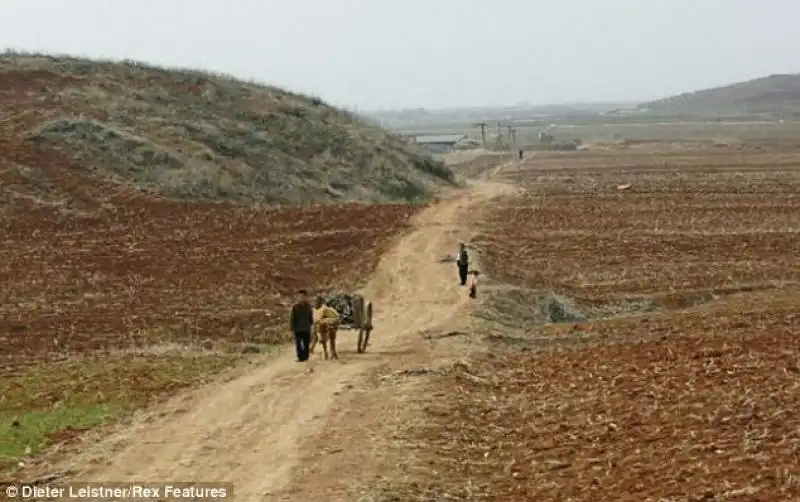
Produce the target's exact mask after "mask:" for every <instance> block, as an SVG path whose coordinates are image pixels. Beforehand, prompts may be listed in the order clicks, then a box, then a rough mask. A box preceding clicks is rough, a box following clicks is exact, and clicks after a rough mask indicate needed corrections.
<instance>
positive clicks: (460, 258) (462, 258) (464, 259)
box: [456, 249, 469, 267]
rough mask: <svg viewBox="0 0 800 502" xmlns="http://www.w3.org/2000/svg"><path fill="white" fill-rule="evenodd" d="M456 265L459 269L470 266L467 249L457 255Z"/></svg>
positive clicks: (461, 250)
mask: <svg viewBox="0 0 800 502" xmlns="http://www.w3.org/2000/svg"><path fill="white" fill-rule="evenodd" d="M456 264H457V265H458V266H459V267H468V266H469V253H467V250H466V249H460V250H459V251H458V254H457V255H456Z"/></svg>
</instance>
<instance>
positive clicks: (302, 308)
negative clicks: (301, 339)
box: [289, 302, 314, 333]
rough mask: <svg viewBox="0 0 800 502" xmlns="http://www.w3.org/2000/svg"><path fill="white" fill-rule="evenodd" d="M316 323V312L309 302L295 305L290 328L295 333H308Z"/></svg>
mask: <svg viewBox="0 0 800 502" xmlns="http://www.w3.org/2000/svg"><path fill="white" fill-rule="evenodd" d="M313 323H314V310H313V309H312V308H311V304H310V303H308V302H300V303H295V304H294V305H293V306H292V314H291V316H290V317H289V327H290V328H291V330H292V331H294V332H295V333H308V332H310V331H311V325H312V324H313Z"/></svg>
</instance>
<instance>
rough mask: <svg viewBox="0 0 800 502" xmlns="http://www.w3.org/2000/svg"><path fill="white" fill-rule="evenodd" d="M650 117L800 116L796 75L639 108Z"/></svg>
mask: <svg viewBox="0 0 800 502" xmlns="http://www.w3.org/2000/svg"><path fill="white" fill-rule="evenodd" d="M638 108H639V109H647V110H648V111H649V112H651V113H654V114H664V115H678V114H697V115H751V114H768V115H782V116H794V117H798V116H800V74H798V75H770V76H768V77H763V78H757V79H754V80H748V81H746V82H739V83H736V84H732V85H727V86H724V87H715V88H712V89H705V90H701V91H694V92H686V93H683V94H679V95H677V96H671V97H668V98H664V99H660V100H657V101H652V102H650V103H644V104H641V105H639V107H638Z"/></svg>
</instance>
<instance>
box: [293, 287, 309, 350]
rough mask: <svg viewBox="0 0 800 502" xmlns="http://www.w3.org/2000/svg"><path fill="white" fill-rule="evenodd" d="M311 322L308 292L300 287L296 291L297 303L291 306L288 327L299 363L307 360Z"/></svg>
mask: <svg viewBox="0 0 800 502" xmlns="http://www.w3.org/2000/svg"><path fill="white" fill-rule="evenodd" d="M313 323H314V311H313V309H312V308H311V304H310V303H309V302H308V292H307V291H306V290H305V289H301V290H300V291H298V293H297V303H295V304H294V305H293V306H292V313H291V315H290V317H289V327H290V328H291V330H292V333H293V334H294V347H295V350H296V351H297V362H299V363H302V362H305V361H308V356H309V348H310V347H309V346H310V345H311V328H312V325H313Z"/></svg>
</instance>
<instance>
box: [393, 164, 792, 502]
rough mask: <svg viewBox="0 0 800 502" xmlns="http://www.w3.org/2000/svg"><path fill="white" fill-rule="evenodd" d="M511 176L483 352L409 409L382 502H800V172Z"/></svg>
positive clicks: (659, 169) (486, 305) (432, 385)
mask: <svg viewBox="0 0 800 502" xmlns="http://www.w3.org/2000/svg"><path fill="white" fill-rule="evenodd" d="M678 159H680V160H678ZM499 178H501V179H502V178H505V180H507V181H513V182H515V183H517V184H518V185H522V186H524V187H525V188H526V189H527V192H526V194H525V195H524V196H522V197H515V198H506V199H503V200H499V201H497V202H496V204H494V206H493V207H492V208H491V209H490V210H488V212H487V215H486V219H485V221H484V222H483V226H482V229H481V231H480V232H479V234H478V235H477V236H476V238H475V239H474V241H473V245H474V247H475V248H476V249H477V250H478V252H479V256H480V258H479V259H480V262H481V263H480V266H481V268H482V271H483V272H484V273H485V275H487V280H486V282H485V286H483V288H482V289H483V290H484V293H483V299H482V300H481V305H480V306H479V307H478V312H477V313H478V315H479V318H481V322H482V323H481V324H478V325H477V326H478V327H476V333H477V334H483V335H484V336H483V338H484V340H485V341H486V343H487V344H488V345H487V347H486V350H485V351H484V352H483V353H482V354H480V355H477V356H475V357H474V358H473V359H472V360H471V361H469V362H468V363H467V364H464V365H461V366H460V367H459V368H458V370H457V371H451V372H446V373H445V374H444V375H439V376H435V377H433V378H431V379H430V380H428V381H427V382H426V383H425V384H424V386H425V388H424V389H423V390H419V391H417V393H418V397H416V399H415V401H416V403H415V404H414V403H408V404H407V405H406V406H408V407H409V408H413V407H414V406H415V405H416V406H418V407H421V408H422V409H424V410H425V411H424V413H422V415H421V416H420V417H418V418H417V419H416V420H410V421H408V422H407V423H405V424H403V425H402V426H401V427H400V430H399V431H398V432H397V433H396V435H395V436H394V440H395V442H396V444H397V445H402V446H401V447H402V449H403V451H404V452H405V454H406V456H407V457H408V458H409V459H410V460H409V461H407V462H405V463H403V464H401V465H399V466H398V468H397V472H396V473H395V475H394V476H393V477H392V479H391V480H383V481H382V482H381V485H385V486H384V487H383V489H382V492H381V493H382V494H383V495H382V496H383V497H384V498H383V499H380V498H379V499H380V500H431V501H432V500H465V501H466V500H469V501H478V500H497V501H503V502H510V501H532V500H536V501H540V500H541V501H566V500H570V501H596V500H619V501H628V500H630V501H637V502H639V501H654V502H655V501H699V500H747V501H765V502H766V501H777V500H781V501H784V500H786V501H788V500H800V467H798V466H800V418H798V417H800V359H798V354H800V313H799V312H800V311H798V305H800V261H798V259H797V250H798V249H800V235H799V234H798V231H799V230H800V198H798V196H797V195H796V194H797V193H800V155H798V154H796V153H795V154H793V155H789V154H785V155H782V156H780V157H776V156H774V155H772V156H764V155H762V154H760V153H758V152H754V153H750V154H748V155H740V154H738V153H735V152H730V151H728V152H727V155H725V154H721V153H720V152H719V150H718V149H714V150H709V151H707V152H696V153H693V154H692V155H686V154H682V155H678V156H675V155H672V154H664V155H658V154H652V155H638V154H637V156H635V157H632V156H630V155H628V154H626V153H617V154H611V153H601V154H596V153H591V152H576V153H565V154H544V155H536V156H534V157H532V158H531V159H527V160H526V161H525V162H524V163H523V164H521V165H520V166H518V168H509V169H506V170H504V171H503V172H502V173H501V175H500V176H499ZM622 184H630V185H631V187H630V188H627V189H621V190H620V189H618V188H617V187H618V186H619V185H622ZM545 299H546V300H547V301H549V302H551V304H552V303H558V302H560V304H559V305H558V307H560V309H561V311H560V313H559V314H558V315H555V314H553V315H551V316H550V317H549V318H547V317H544V318H543V317H541V316H537V315H534V314H533V313H532V312H537V311H541V310H543V309H544V310H547V308H550V307H551V306H552V305H541V304H539V303H537V302H542V301H544V300H545ZM565 312H566V313H565ZM509 319H512V320H515V322H511V321H509ZM487 320H488V321H489V322H488V323H486V322H485V321H487ZM492 321H495V322H492ZM498 321H502V322H498ZM547 321H551V322H547ZM552 321H562V322H552ZM390 494H391V495H390Z"/></svg>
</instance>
